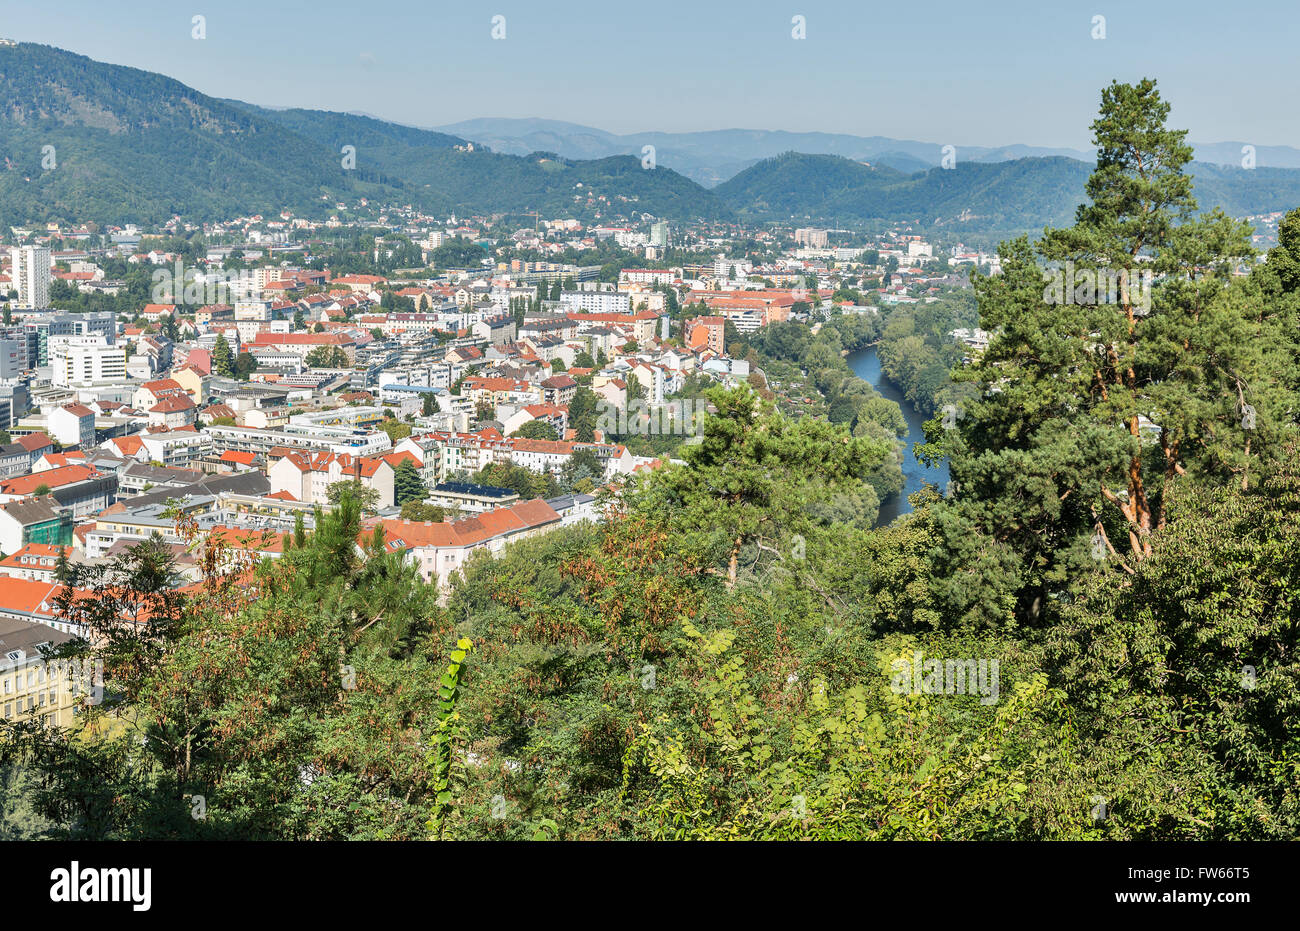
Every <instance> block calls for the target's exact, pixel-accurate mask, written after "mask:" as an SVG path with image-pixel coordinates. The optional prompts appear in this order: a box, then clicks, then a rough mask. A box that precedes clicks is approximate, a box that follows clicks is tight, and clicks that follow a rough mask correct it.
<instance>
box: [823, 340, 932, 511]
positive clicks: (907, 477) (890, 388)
mask: <svg viewBox="0 0 1300 931" xmlns="http://www.w3.org/2000/svg"><path fill="white" fill-rule="evenodd" d="M845 361H846V362H848V363H849V368H850V369H852V370H853V374H855V375H857V376H858V377H859V378H861V379H862V380H863V381H865V382H866V383H867V384H869V385H871V387H873V388H875V389H876V390H877V391H879V392H880V394H881V396H882V397H885V398H888V399H889V400H891V401H894V402H895V403H897V404H898V406H899V407H900V408H902V410H903V419H904V420H906V421H907V438H906V445H905V446H904V447H903V493H902V494H898V495H890V496H889V497H888V498H886V499H885V500H884V501H882V502H880V517H879V518H878V519H877V521H876V526H877V527H883V526H885V525H886V524H889V523H892V522H893V520H894V518H896V517H898V516H899V515H900V514H906V513H907V512H908V511H910V510H912V506H911V505H910V504H908V502H907V496H908V495H910V494H912V493H913V492H917V491H920V490H921V486H922V485H924V484H925V483H926V482H929V483H930V484H931V485H937V486H938V487H939V490H940V491H941V492H942V491H943V490H944V489H945V488H947V487H948V460H946V459H945V460H944V461H943V462H942V463H941V464H940V465H939V466H938V467H936V468H933V469H931V468H929V467H927V466H926V465H925V463H923V462H918V461H917V459H916V450H915V446H916V444H918V443H924V442H925V430H924V429H922V424H924V423H925V418H924V417H922V416H921V413H920V412H919V411H918V410H917V409H916V408H915V407H913V406H912V403H911V402H910V401H908V400H907V398H905V397H903V392H901V391H899V390H898V389H897V388H895V387H894V385H893V384H892V383H891V382H890V381H889V380H888V379H886V378H885V377H884V375H883V374H882V373H881V371H880V360H879V359H878V358H876V347H875V346H868V347H867V348H866V349H859V350H858V351H857V352H853V353H850V354H849V355H848V357H847V358H846V359H845Z"/></svg>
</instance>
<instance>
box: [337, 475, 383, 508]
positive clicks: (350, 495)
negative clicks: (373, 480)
mask: <svg viewBox="0 0 1300 931" xmlns="http://www.w3.org/2000/svg"><path fill="white" fill-rule="evenodd" d="M325 498H326V500H327V501H328V502H329V503H330V505H331V506H332V507H335V508H342V507H344V506H345V502H347V501H353V502H355V503H356V504H357V506H358V507H359V508H360V509H361V510H362V511H363V512H365V513H368V514H373V513H374V512H375V511H377V510H379V489H377V488H371V487H370V486H369V485H367V484H365V483H364V482H362V481H360V480H359V479H355V478H353V479H342V480H340V481H337V482H331V483H330V484H329V485H327V486H326V488H325Z"/></svg>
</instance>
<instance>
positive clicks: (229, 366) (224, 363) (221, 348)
mask: <svg viewBox="0 0 1300 931" xmlns="http://www.w3.org/2000/svg"><path fill="white" fill-rule="evenodd" d="M212 370H213V371H214V372H216V373H217V374H218V375H221V376H224V377H226V378H229V377H230V376H231V375H234V374H235V356H234V353H232V352H231V351H230V343H228V342H226V337H225V335H224V334H221V333H218V334H217V342H216V345H215V346H213V347H212Z"/></svg>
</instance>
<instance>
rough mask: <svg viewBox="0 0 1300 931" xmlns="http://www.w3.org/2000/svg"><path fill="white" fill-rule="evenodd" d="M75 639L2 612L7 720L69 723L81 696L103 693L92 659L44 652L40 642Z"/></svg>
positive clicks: (1, 705) (0, 704) (1, 678)
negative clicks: (49, 656)
mask: <svg viewBox="0 0 1300 931" xmlns="http://www.w3.org/2000/svg"><path fill="white" fill-rule="evenodd" d="M72 639H74V638H73V637H72V635H71V634H65V633H62V632H61V631H57V630H54V629H53V628H52V627H47V626H46V625H44V624H38V623H35V622H32V621H20V620H16V619H14V618H8V617H0V714H3V715H4V718H5V720H6V721H30V720H34V719H41V720H43V721H44V722H45V723H46V724H47V725H48V726H50V727H71V726H72V725H73V721H74V719H75V716H76V714H77V713H78V711H79V710H80V708H81V707H82V706H83V704H84V701H83V699H84V698H86V697H89V698H92V699H93V698H94V697H95V695H96V694H102V687H103V676H102V674H101V675H100V676H99V677H98V678H97V677H96V676H95V674H94V669H93V666H92V665H91V664H90V663H89V662H82V661H81V660H77V661H73V660H46V659H44V658H42V656H41V647H43V646H51V647H54V646H58V645H59V644H61V643H66V642H67V641H69V640H72ZM96 687H98V688H99V689H100V691H99V692H98V693H96V692H95V691H94V689H95V688H96Z"/></svg>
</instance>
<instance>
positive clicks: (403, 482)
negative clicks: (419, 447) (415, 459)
mask: <svg viewBox="0 0 1300 931" xmlns="http://www.w3.org/2000/svg"><path fill="white" fill-rule="evenodd" d="M428 493H429V490H428V489H427V488H425V486H424V479H422V478H420V473H419V471H418V470H417V469H416V468H415V465H414V463H412V462H411V460H410V459H403V460H402V461H401V462H399V463H398V464H397V468H396V469H394V470H393V500H394V503H396V504H397V505H399V506H400V505H403V504H405V503H406V502H408V501H423V500H424V496H425V495H427V494H428Z"/></svg>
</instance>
